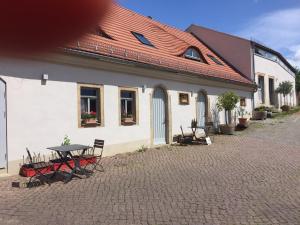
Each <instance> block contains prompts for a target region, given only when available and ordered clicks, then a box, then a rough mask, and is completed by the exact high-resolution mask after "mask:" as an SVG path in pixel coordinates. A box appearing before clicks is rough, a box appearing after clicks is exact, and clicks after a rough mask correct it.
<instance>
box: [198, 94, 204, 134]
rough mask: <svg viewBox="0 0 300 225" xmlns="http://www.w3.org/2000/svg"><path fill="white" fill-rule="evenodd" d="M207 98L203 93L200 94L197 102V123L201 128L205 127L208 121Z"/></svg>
mask: <svg viewBox="0 0 300 225" xmlns="http://www.w3.org/2000/svg"><path fill="white" fill-rule="evenodd" d="M205 115H206V97H205V95H204V94H203V93H202V92H199V94H198V100H197V121H198V126H199V127H203V128H204V127H205V122H206V121H205V120H206V116H205Z"/></svg>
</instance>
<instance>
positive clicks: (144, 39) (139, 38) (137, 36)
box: [131, 32, 154, 47]
mask: <svg viewBox="0 0 300 225" xmlns="http://www.w3.org/2000/svg"><path fill="white" fill-rule="evenodd" d="M131 33H132V34H133V35H134V36H135V37H136V39H138V40H139V41H140V42H141V43H142V44H144V45H148V46H151V47H154V45H153V44H152V43H151V42H150V41H149V40H148V39H147V38H146V37H145V36H144V35H143V34H139V33H136V32H131Z"/></svg>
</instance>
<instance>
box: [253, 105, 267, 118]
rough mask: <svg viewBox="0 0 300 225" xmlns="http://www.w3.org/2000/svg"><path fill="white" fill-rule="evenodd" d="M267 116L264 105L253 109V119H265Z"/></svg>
mask: <svg viewBox="0 0 300 225" xmlns="http://www.w3.org/2000/svg"><path fill="white" fill-rule="evenodd" d="M267 117H268V111H267V109H266V107H265V106H263V105H262V106H260V107H258V108H255V109H254V112H253V119H254V120H265V119H267Z"/></svg>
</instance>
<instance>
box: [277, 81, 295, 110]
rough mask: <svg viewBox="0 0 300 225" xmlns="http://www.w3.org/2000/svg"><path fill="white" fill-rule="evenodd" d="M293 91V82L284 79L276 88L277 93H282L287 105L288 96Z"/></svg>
mask: <svg viewBox="0 0 300 225" xmlns="http://www.w3.org/2000/svg"><path fill="white" fill-rule="evenodd" d="M292 91H293V83H292V82H290V81H284V82H282V83H280V84H279V86H278V88H277V89H276V93H278V94H282V95H283V99H284V105H285V106H286V105H287V101H286V96H288V95H289V94H291V93H292Z"/></svg>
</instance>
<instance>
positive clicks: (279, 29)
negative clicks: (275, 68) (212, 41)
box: [237, 8, 300, 67]
mask: <svg viewBox="0 0 300 225" xmlns="http://www.w3.org/2000/svg"><path fill="white" fill-rule="evenodd" d="M299 21H300V8H294V9H285V10H279V11H274V12H271V13H268V14H264V15H262V16H260V17H258V18H255V19H253V20H252V21H250V22H249V23H248V24H247V25H245V28H244V29H243V30H242V31H240V32H238V33H237V35H239V36H242V37H246V38H250V39H254V40H257V41H260V42H262V43H264V44H266V45H267V46H269V47H270V48H273V49H275V50H277V51H279V52H281V53H283V54H284V55H285V56H286V57H287V59H288V60H289V61H290V62H291V64H292V65H294V66H298V67H300V23H299Z"/></svg>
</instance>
